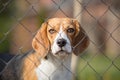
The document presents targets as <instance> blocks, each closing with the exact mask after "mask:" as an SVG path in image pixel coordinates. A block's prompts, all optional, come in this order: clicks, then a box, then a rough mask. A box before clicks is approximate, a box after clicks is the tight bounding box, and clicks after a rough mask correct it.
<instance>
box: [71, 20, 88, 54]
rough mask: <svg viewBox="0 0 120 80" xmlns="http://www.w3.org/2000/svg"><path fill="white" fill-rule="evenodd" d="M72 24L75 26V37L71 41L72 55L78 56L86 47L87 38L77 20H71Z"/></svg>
mask: <svg viewBox="0 0 120 80" xmlns="http://www.w3.org/2000/svg"><path fill="white" fill-rule="evenodd" d="M73 23H74V25H75V26H76V35H75V38H74V40H73V53H74V54H75V55H77V56H78V55H79V54H80V53H82V52H83V51H84V50H85V49H86V48H87V47H88V45H89V38H88V36H87V34H86V32H85V31H84V30H83V29H82V27H81V26H80V24H79V22H78V21H77V20H73Z"/></svg>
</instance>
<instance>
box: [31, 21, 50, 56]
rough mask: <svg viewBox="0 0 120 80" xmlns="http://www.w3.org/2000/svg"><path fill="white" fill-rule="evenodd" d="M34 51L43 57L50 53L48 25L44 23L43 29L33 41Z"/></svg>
mask: <svg viewBox="0 0 120 80" xmlns="http://www.w3.org/2000/svg"><path fill="white" fill-rule="evenodd" d="M32 47H33V49H34V50H35V51H36V52H37V53H39V54H40V56H41V57H45V56H46V54H47V53H48V51H49V40H48V37H47V23H46V22H45V23H43V24H42V26H41V28H40V29H39V30H38V32H37V34H36V35H35V37H34V38H33V41H32Z"/></svg>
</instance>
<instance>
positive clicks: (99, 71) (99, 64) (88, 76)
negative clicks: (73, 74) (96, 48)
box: [76, 53, 120, 80]
mask: <svg viewBox="0 0 120 80" xmlns="http://www.w3.org/2000/svg"><path fill="white" fill-rule="evenodd" d="M79 61H80V62H79V65H78V68H77V75H78V76H77V79H76V80H120V56H119V55H118V56H117V57H116V58H114V59H109V58H107V57H106V56H104V55H103V54H102V53H98V54H97V55H96V56H94V57H93V55H91V54H90V53H89V54H87V55H83V56H81V58H80V60H79Z"/></svg>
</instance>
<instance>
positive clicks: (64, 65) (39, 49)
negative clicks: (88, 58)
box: [2, 18, 89, 80]
mask: <svg viewBox="0 0 120 80" xmlns="http://www.w3.org/2000/svg"><path fill="white" fill-rule="evenodd" d="M88 45H89V38H88V36H87V35H86V33H85V31H84V30H83V29H82V27H81V26H80V24H79V22H78V21H77V20H76V19H71V18H52V19H49V20H48V21H46V22H44V23H43V24H42V26H41V28H40V29H39V30H38V32H37V34H36V35H35V37H34V38H33V41H32V47H33V49H34V51H32V52H29V53H26V54H20V55H17V56H16V57H14V58H13V59H12V60H11V61H10V62H9V63H8V64H7V66H6V67H5V69H4V70H3V72H2V79H3V80H71V79H72V76H73V73H72V72H71V55H72V53H74V54H75V55H77V56H78V55H79V54H80V53H81V52H82V51H84V50H85V49H86V48H87V47H88Z"/></svg>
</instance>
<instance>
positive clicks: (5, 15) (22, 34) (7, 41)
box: [0, 0, 120, 80]
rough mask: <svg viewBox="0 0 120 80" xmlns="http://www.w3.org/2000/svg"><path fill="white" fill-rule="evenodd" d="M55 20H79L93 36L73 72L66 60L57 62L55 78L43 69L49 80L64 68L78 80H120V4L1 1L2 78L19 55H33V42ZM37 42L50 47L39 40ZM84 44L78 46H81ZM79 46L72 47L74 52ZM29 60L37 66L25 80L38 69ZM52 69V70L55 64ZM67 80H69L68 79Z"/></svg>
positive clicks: (108, 0)
mask: <svg viewBox="0 0 120 80" xmlns="http://www.w3.org/2000/svg"><path fill="white" fill-rule="evenodd" d="M54 17H60V18H61V17H69V18H75V19H77V20H78V21H79V22H80V25H81V26H82V28H83V29H84V30H85V32H86V35H88V36H89V39H90V45H89V47H88V48H87V49H86V50H85V51H84V52H83V53H82V54H80V55H79V57H77V58H75V61H74V59H73V60H72V62H73V64H76V66H74V65H72V66H74V67H73V70H71V69H69V66H68V65H66V64H65V63H64V60H63V61H60V62H59V61H57V60H55V61H54V62H55V63H57V64H58V65H57V68H56V69H55V70H51V74H52V75H48V74H47V73H45V72H44V71H42V69H39V71H40V72H41V73H42V75H43V76H45V77H46V79H45V80H51V78H52V76H53V75H55V74H56V72H57V70H61V69H62V68H63V67H64V68H63V69H64V71H66V72H69V73H70V74H71V75H72V76H73V77H74V80H119V79H120V1H119V0H0V75H1V74H2V71H3V70H4V69H5V66H7V65H8V64H9V63H10V61H11V60H13V59H14V58H15V57H16V55H20V54H27V53H29V52H31V50H32V46H31V44H32V39H33V38H34V37H35V35H36V33H37V31H38V30H39V28H40V26H41V25H42V23H43V22H46V21H47V20H48V19H50V18H54ZM48 25H49V26H50V27H53V25H51V24H48ZM57 33H58V34H60V33H59V32H57ZM41 34H42V33H41ZM60 35H61V34H60ZM85 37H86V36H85ZM85 37H84V38H85ZM84 38H83V39H82V40H84ZM41 39H42V37H41ZM36 40H37V41H38V43H39V44H41V45H43V47H46V46H45V45H44V44H42V43H41V42H40V41H39V40H38V39H37V38H36ZM82 40H81V41H79V42H78V44H77V45H79V44H81V43H82ZM77 45H75V46H72V47H73V49H74V48H75V47H76V46H77ZM46 51H47V52H48V48H46ZM20 58H24V56H21V57H20ZM27 58H28V60H29V62H31V63H33V65H29V66H30V68H31V71H27V72H26V73H24V74H23V77H24V76H27V75H29V74H31V73H32V68H34V67H35V66H36V67H37V66H38V65H37V64H38V63H36V62H34V61H33V59H32V58H31V57H27ZM35 59H37V60H40V59H41V57H38V56H37V55H36V58H35ZM18 60H19V59H18ZM16 62H17V61H16ZM58 62H59V63H58ZM48 66H49V67H52V66H51V64H48ZM14 67H15V66H14ZM15 69H16V70H17V68H15ZM41 73H40V74H41ZM14 74H17V73H15V72H14ZM67 79H69V78H67V76H66V80H67ZM15 80H17V79H15ZM21 80H23V79H22V78H21ZM43 80H44V79H43Z"/></svg>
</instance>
